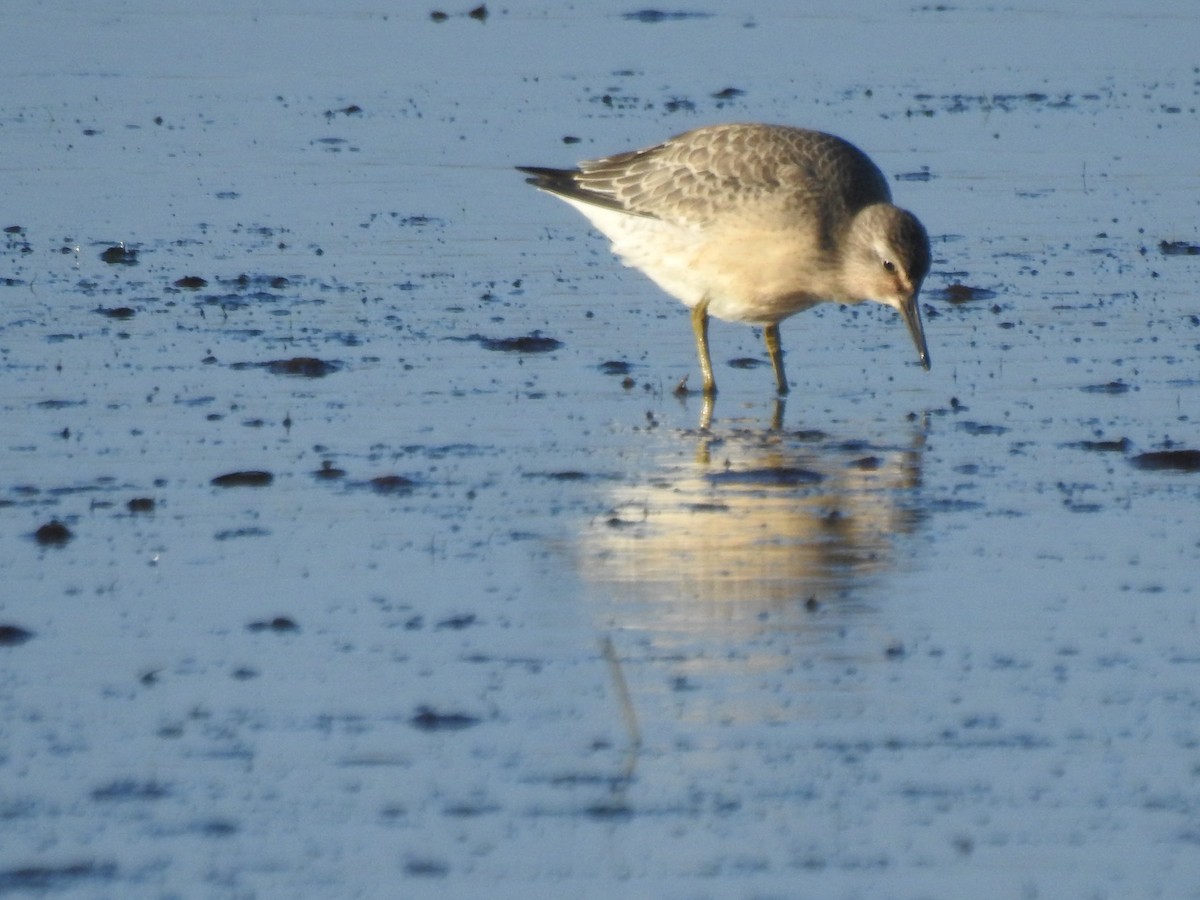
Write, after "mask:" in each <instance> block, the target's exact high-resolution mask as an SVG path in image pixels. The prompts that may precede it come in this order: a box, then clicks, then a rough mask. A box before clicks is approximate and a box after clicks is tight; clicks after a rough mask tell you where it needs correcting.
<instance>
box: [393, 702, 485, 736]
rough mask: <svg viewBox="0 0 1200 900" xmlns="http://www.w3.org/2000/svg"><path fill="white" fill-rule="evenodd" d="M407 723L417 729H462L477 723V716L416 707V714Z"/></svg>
mask: <svg viewBox="0 0 1200 900" xmlns="http://www.w3.org/2000/svg"><path fill="white" fill-rule="evenodd" d="M409 724H411V725H412V726H413V728H416V729H417V730H419V731H462V730H463V729H465V728H470V727H472V726H473V725H478V724H479V718H478V717H477V716H470V715H467V714H466V713H442V712H437V711H436V710H434V709H432V708H430V707H428V706H421V707H418V708H417V712H416V714H415V715H414V716H413V717H412V718H411V719H409Z"/></svg>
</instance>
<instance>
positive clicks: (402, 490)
mask: <svg viewBox="0 0 1200 900" xmlns="http://www.w3.org/2000/svg"><path fill="white" fill-rule="evenodd" d="M419 484H420V482H417V481H414V480H413V479H411V478H406V477H405V476H403V475H380V476H378V477H376V478H372V479H371V480H370V481H368V482H367V486H368V487H369V488H370V489H371V490H373V491H374V492H375V493H377V494H409V493H411V492H412V491H413V490H414V489H416V488H417V487H418V486H419Z"/></svg>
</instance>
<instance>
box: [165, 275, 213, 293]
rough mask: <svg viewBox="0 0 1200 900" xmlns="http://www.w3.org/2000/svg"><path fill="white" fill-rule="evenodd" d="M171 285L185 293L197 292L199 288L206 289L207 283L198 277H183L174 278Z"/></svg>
mask: <svg viewBox="0 0 1200 900" xmlns="http://www.w3.org/2000/svg"><path fill="white" fill-rule="evenodd" d="M171 283H172V284H173V285H174V286H175V287H177V288H180V289H181V290H185V291H198V290H200V288H206V287H208V281H207V280H206V279H204V278H201V277H200V276H199V275H184V276H183V277H182V278H176V279H175V280H174V281H173V282H171Z"/></svg>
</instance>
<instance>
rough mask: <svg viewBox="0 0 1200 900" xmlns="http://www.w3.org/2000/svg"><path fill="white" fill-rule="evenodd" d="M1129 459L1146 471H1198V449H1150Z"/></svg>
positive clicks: (1199, 466) (1199, 454)
mask: <svg viewBox="0 0 1200 900" xmlns="http://www.w3.org/2000/svg"><path fill="white" fill-rule="evenodd" d="M1129 461H1130V462H1131V463H1133V465H1134V466H1135V467H1137V468H1139V469H1142V470H1143V471H1146V472H1200V450H1152V451H1150V452H1148V453H1139V454H1138V455H1137V456H1134V457H1133V458H1131V459H1130V460H1129Z"/></svg>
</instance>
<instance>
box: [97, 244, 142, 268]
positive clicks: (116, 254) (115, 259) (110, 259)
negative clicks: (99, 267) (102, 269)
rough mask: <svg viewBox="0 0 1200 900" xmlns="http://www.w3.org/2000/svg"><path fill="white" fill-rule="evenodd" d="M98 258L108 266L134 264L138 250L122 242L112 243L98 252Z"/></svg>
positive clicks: (135, 263)
mask: <svg viewBox="0 0 1200 900" xmlns="http://www.w3.org/2000/svg"><path fill="white" fill-rule="evenodd" d="M100 259H101V260H103V261H104V262H106V263H108V264H109V265H110V266H136V265H137V261H138V252H137V251H136V250H134V249H132V248H131V247H126V246H125V245H124V244H113V245H112V246H111V247H107V248H105V249H104V250H103V251H102V252H101V253H100Z"/></svg>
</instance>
